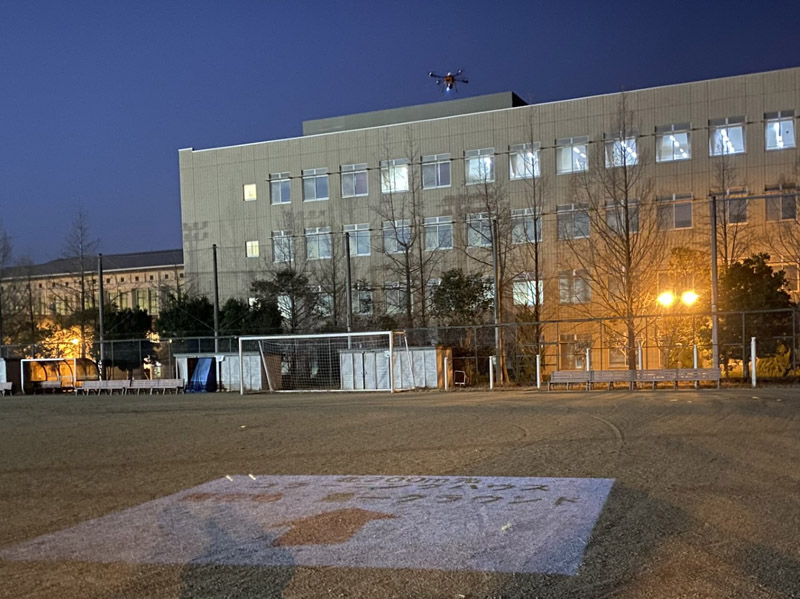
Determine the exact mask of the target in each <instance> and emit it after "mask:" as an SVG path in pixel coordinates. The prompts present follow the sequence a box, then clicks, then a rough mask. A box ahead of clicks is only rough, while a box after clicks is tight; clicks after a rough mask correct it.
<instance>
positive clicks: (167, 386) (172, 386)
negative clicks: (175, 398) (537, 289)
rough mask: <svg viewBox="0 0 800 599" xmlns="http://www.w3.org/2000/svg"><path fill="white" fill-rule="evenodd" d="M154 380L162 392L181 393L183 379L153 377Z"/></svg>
mask: <svg viewBox="0 0 800 599" xmlns="http://www.w3.org/2000/svg"><path fill="white" fill-rule="evenodd" d="M154 382H157V383H158V389H161V390H162V393H166V392H167V391H175V393H183V391H184V384H183V379H155V381H154Z"/></svg>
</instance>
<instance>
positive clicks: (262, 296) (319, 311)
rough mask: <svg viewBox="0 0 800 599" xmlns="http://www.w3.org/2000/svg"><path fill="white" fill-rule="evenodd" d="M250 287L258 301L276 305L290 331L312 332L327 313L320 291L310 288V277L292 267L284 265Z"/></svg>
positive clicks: (285, 327) (284, 325)
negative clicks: (267, 277)
mask: <svg viewBox="0 0 800 599" xmlns="http://www.w3.org/2000/svg"><path fill="white" fill-rule="evenodd" d="M250 290H251V291H252V293H253V295H254V296H255V297H256V300H257V301H258V303H259V304H262V305H270V304H272V305H275V306H277V307H279V308H280V309H279V313H280V315H281V318H282V321H283V327H284V329H285V330H286V332H288V333H302V332H308V331H310V330H311V329H312V328H313V327H314V325H315V324H316V323H317V321H318V320H319V319H320V318H323V317H324V316H325V310H324V306H323V305H322V303H321V302H320V298H319V294H317V293H316V292H314V291H312V290H311V288H310V287H309V282H308V277H306V276H305V275H304V274H303V273H301V272H298V271H296V270H294V269H293V268H285V269H283V270H279V271H278V272H276V273H275V274H274V276H273V277H272V279H268V280H267V279H259V280H256V281H253V282H252V284H251V285H250Z"/></svg>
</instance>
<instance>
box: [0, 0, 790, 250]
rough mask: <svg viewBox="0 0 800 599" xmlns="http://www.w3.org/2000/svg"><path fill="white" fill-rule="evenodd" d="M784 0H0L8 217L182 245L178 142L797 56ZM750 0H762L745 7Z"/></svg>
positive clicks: (111, 246)
mask: <svg viewBox="0 0 800 599" xmlns="http://www.w3.org/2000/svg"><path fill="white" fill-rule="evenodd" d="M793 6H794V2H790V1H789V0H784V1H775V0H762V1H760V2H758V3H757V4H755V3H753V2H745V1H742V0H729V1H728V2H724V3H723V2H711V1H704V0H699V1H695V2H681V1H680V0H677V1H674V2H658V3H656V2H649V1H646V2H642V1H641V0H639V1H638V2H632V1H629V0H624V1H623V0H612V1H611V2H597V1H596V0H594V1H592V0H577V1H575V0H573V1H572V2H558V1H551V2H542V1H540V0H518V1H516V2H506V1H503V0H500V1H496V2H488V1H487V0H483V1H476V0H460V1H458V2H450V1H438V2H437V1H433V2H432V1H430V0H428V1H426V2H420V1H416V0H407V1H405V2H393V3H383V2H363V1H351V2H336V1H333V0H327V1H319V0H307V1H306V2H291V1H282V2H278V1H268V0H217V1H213V0H192V1H191V2H188V1H182V0H159V1H151V0H137V1H136V2H132V1H123V0H102V1H101V0H97V1H88V0H70V1H68V2H66V1H63V0H0V220H1V221H2V223H3V225H4V226H5V228H6V230H7V231H8V232H9V233H10V234H11V235H12V237H13V239H14V249H15V256H16V257H20V256H22V255H27V256H30V257H31V258H32V259H33V260H34V261H37V262H41V261H46V260H50V259H54V258H58V257H60V256H61V254H62V251H63V246H64V237H65V233H66V230H65V229H66V224H67V223H69V222H70V221H71V219H72V217H73V214H74V212H75V210H76V209H77V207H78V206H83V208H84V209H85V210H86V212H87V213H88V216H89V226H90V229H91V232H92V234H93V236H95V237H98V238H100V240H101V245H100V251H102V252H104V253H109V254H110V253H119V252H134V251H146V250H155V249H167V248H177V247H180V245H181V233H180V196H179V186H178V149H179V148H186V147H193V148H195V149H199V148H209V147H216V146H228V145H235V144H240V143H248V142H254V141H262V140H266V139H276V138H281V137H293V136H298V135H300V134H301V131H302V128H301V127H302V125H301V123H302V121H303V120H308V119H314V118H322V117H329V116H337V115H342V114H350V113H355V112H364V111H369V110H380V109H384V108H394V107H398V106H405V105H409V104H422V103H426V102H437V101H446V100H445V99H444V97H443V96H442V94H441V93H440V91H439V89H438V88H437V86H436V85H435V84H434V83H433V81H432V80H430V79H429V78H428V77H427V73H428V71H431V70H437V71H447V70H455V69H458V68H463V69H464V70H465V74H466V76H468V77H469V79H470V83H469V85H464V86H461V87H459V92H458V94H457V95H456V97H467V96H473V95H480V94H487V93H494V92H500V91H515V92H517V93H518V94H519V95H520V96H522V97H523V99H525V100H526V101H528V102H541V101H550V100H558V99H564V98H572V97H578V96H586V95H593V94H599V93H607V92H615V91H619V90H620V89H622V88H625V89H636V88H641V87H651V86H657V85H665V84H670V83H681V82H685V81H695V80H699V79H710V78H714V77H721V76H728V75H738V74H742V73H749V72H755V71H762V70H771V69H778V68H785V67H791V66H798V65H800V51H799V50H798V46H797V41H796V39H795V35H794V32H793V31H794V30H793V28H792V27H791V14H792V10H793V8H792V7H793ZM756 7H757V8H756Z"/></svg>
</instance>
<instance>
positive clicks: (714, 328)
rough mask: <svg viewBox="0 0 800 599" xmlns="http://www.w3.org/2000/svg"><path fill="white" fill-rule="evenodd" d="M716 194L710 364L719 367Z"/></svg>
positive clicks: (713, 197)
mask: <svg viewBox="0 0 800 599" xmlns="http://www.w3.org/2000/svg"><path fill="white" fill-rule="evenodd" d="M717 280H718V273H717V196H716V194H713V193H712V194H711V364H712V365H713V367H714V368H719V315H718V314H717V301H718V289H717Z"/></svg>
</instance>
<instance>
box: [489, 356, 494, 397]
mask: <svg viewBox="0 0 800 599" xmlns="http://www.w3.org/2000/svg"><path fill="white" fill-rule="evenodd" d="M493 358H494V356H490V357H489V390H490V391H491V390H492V389H494V360H493Z"/></svg>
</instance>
